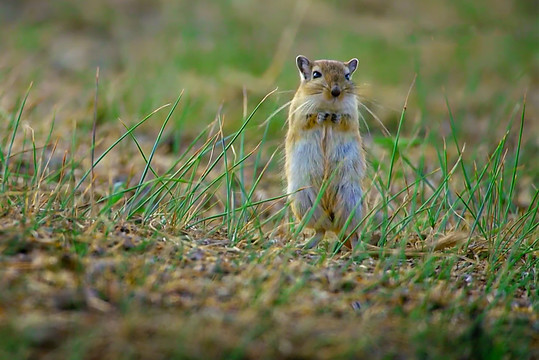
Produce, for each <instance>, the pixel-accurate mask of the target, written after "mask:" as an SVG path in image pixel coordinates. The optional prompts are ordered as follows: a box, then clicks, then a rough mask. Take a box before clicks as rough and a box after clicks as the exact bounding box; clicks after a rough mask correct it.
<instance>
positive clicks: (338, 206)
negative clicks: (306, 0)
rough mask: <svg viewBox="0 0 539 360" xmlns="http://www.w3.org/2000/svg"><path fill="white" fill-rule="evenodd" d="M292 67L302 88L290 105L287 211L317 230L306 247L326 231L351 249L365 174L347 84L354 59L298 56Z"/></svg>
mask: <svg viewBox="0 0 539 360" xmlns="http://www.w3.org/2000/svg"><path fill="white" fill-rule="evenodd" d="M296 63H297V67H298V69H299V74H300V78H301V83H300V85H299V88H298V90H297V92H296V94H295V96H294V99H293V100H292V102H291V104H290V111H289V114H288V123H289V124H288V126H289V127H288V133H287V136H286V163H285V168H286V179H287V183H288V189H287V191H288V193H289V194H290V195H289V196H290V205H291V209H292V212H293V214H294V215H295V217H296V218H297V219H298V220H302V219H304V218H305V221H307V223H306V226H307V227H310V228H313V229H314V230H315V231H316V233H315V235H314V236H313V238H312V239H310V240H309V241H308V242H307V244H306V245H305V247H307V248H312V247H314V246H316V245H317V244H318V242H320V240H322V238H323V237H324V235H325V233H326V231H334V232H335V233H337V234H338V233H339V232H341V231H342V230H343V229H344V231H343V233H344V237H345V238H347V237H348V240H347V241H346V243H345V245H346V246H347V247H349V248H353V247H355V245H356V244H357V242H358V239H359V235H358V232H357V227H358V225H359V223H360V221H361V217H362V200H363V190H362V185H361V182H362V179H363V177H364V175H365V156H364V152H363V146H362V141H361V135H360V133H359V112H358V100H357V97H356V92H355V89H356V87H355V85H354V83H353V82H352V74H353V73H354V71H355V70H356V69H357V66H358V60H357V59H355V58H354V59H352V60H350V61H348V62H344V63H343V62H340V61H335V60H316V61H310V60H309V59H307V58H306V57H305V56H301V55H300V56H298V57H297V58H296ZM313 207H314V208H313ZM354 230H355V231H354ZM352 232H353V233H352Z"/></svg>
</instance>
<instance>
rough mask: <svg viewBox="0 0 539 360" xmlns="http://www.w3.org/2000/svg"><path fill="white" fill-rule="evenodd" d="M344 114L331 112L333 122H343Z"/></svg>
mask: <svg viewBox="0 0 539 360" xmlns="http://www.w3.org/2000/svg"><path fill="white" fill-rule="evenodd" d="M341 119H342V115H341V114H331V122H333V123H334V124H338V123H340V122H341Z"/></svg>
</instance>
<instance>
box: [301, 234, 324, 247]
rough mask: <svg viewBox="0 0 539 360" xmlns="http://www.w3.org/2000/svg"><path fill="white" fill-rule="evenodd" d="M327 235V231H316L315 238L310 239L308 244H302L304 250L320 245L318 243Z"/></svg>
mask: <svg viewBox="0 0 539 360" xmlns="http://www.w3.org/2000/svg"><path fill="white" fill-rule="evenodd" d="M325 235H326V231H325V230H316V233H315V234H314V236H313V237H312V238H310V239H309V240H308V241H307V242H306V243H304V244H302V245H301V247H302V248H303V249H312V248H313V247H315V246H316V245H318V243H319V242H320V241H321V240H322V239H323V238H324V236H325Z"/></svg>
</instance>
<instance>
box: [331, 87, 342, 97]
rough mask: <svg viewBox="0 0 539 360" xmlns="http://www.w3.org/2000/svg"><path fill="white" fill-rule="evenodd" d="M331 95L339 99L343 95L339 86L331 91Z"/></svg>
mask: <svg viewBox="0 0 539 360" xmlns="http://www.w3.org/2000/svg"><path fill="white" fill-rule="evenodd" d="M331 95H333V97H337V96H339V95H341V89H339V87H338V86H334V87H333V88H332V89H331Z"/></svg>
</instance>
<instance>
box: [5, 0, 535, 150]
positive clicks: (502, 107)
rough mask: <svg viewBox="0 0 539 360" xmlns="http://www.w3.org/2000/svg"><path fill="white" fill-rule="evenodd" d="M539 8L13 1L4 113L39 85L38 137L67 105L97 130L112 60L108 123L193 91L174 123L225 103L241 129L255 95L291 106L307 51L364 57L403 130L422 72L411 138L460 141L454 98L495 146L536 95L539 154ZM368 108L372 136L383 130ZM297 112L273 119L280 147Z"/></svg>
mask: <svg viewBox="0 0 539 360" xmlns="http://www.w3.org/2000/svg"><path fill="white" fill-rule="evenodd" d="M537 7H538V6H537V2H536V1H525V0H521V1H505V0H478V1H464V0H456V1H426V0H415V1H413V0H406V1H375V0H362V1H350V0H348V1H342V0H341V1H336V0H335V1H329V0H328V1H321V0H319V1H315V0H312V1H308V0H300V1H290V0H275V1H267V2H263V1H252V0H227V1H209V0H200V1H165V0H161V1H149V0H108V1H104V0H95V1H67V0H52V1H41V0H27V1H17V0H3V1H1V2H0V32H1V34H2V35H1V36H0V41H1V43H0V108H1V109H2V111H3V112H5V113H9V112H11V111H13V109H15V108H16V106H17V99H19V98H20V97H21V96H22V95H23V94H24V92H25V90H26V88H27V87H28V85H29V83H30V82H31V81H33V82H34V85H33V89H32V94H33V95H32V96H31V97H30V107H29V108H28V110H30V111H29V114H28V115H27V119H29V121H31V122H32V124H33V127H34V128H35V129H36V130H39V124H45V125H46V126H45V125H44V128H45V130H46V129H48V127H47V126H48V121H44V119H50V118H51V117H52V115H51V113H52V112H53V111H56V116H57V121H59V122H60V123H61V122H62V121H66V120H70V121H71V120H73V119H75V120H77V121H79V122H81V123H82V124H84V123H86V121H88V123H89V122H91V118H92V106H93V93H94V81H95V79H94V78H95V71H96V67H98V66H99V68H100V101H99V121H100V123H106V122H115V121H116V119H117V118H121V119H122V120H123V121H125V122H127V123H132V122H134V121H136V120H137V119H140V118H141V117H142V116H144V115H145V114H147V113H149V112H151V111H152V110H154V109H155V108H157V107H159V106H160V105H163V104H165V103H168V102H171V101H173V100H174V99H175V98H176V96H177V94H178V93H179V92H180V91H181V90H182V89H185V91H186V97H185V98H184V100H183V102H182V104H181V109H182V110H181V111H180V113H179V115H178V116H176V117H175V119H174V126H175V129H180V128H181V129H182V130H183V132H181V133H182V134H194V133H196V132H197V131H199V130H200V129H201V128H203V127H204V126H206V125H207V124H208V123H210V122H211V121H212V120H213V119H214V117H215V114H216V113H217V111H218V109H219V108H220V107H221V106H223V110H222V111H223V113H224V114H226V118H227V124H228V127H229V128H230V127H234V126H237V124H238V123H239V121H241V117H242V112H243V98H244V94H246V95H247V98H248V103H249V107H250V108H252V106H253V105H254V104H256V103H257V102H258V101H259V100H260V99H261V97H262V96H263V95H265V94H266V93H267V92H268V91H270V90H272V89H274V88H276V87H278V89H279V90H278V93H277V94H276V95H275V96H273V97H272V98H271V100H270V101H269V102H268V104H266V107H267V108H270V109H267V111H268V112H267V114H269V113H270V112H271V111H273V110H275V109H276V108H277V107H278V106H280V105H283V104H284V103H286V102H287V101H289V100H290V99H291V98H292V96H293V92H294V90H295V88H296V87H297V84H298V76H297V71H296V68H295V62H294V58H295V56H296V55H297V54H303V55H306V56H308V57H310V58H333V59H340V60H348V59H350V58H352V57H358V58H359V59H360V69H359V72H358V73H357V75H356V76H355V80H356V82H357V83H358V84H359V85H360V88H361V93H362V95H363V98H364V102H365V104H366V105H367V106H368V107H369V108H370V109H371V110H372V112H373V113H374V114H376V116H378V117H379V118H380V119H381V120H382V121H383V122H384V123H385V125H386V126H387V127H388V128H389V129H390V130H392V131H393V132H394V131H395V129H396V125H397V121H398V118H399V115H400V110H401V108H402V105H403V103H404V100H405V97H406V93H407V91H408V88H409V87H410V85H411V83H412V80H413V78H414V75H415V74H417V81H416V83H415V87H414V90H413V91H412V94H411V98H410V103H409V107H408V111H409V114H408V117H407V123H406V126H405V131H407V132H408V134H413V133H417V132H425V133H427V134H430V133H434V134H436V136H437V137H439V136H440V135H442V136H449V134H450V128H449V125H448V115H447V107H446V100H445V97H446V96H447V98H448V100H449V104H450V106H451V110H452V111H453V114H454V115H455V118H456V120H457V123H458V127H459V131H461V132H462V136H464V140H466V141H467V142H472V143H473V142H474V141H476V140H477V139H482V140H484V139H490V140H492V141H495V140H496V139H499V138H500V136H502V135H503V133H504V132H505V128H506V125H507V123H508V121H509V119H510V118H512V117H514V116H517V117H518V116H520V113H519V110H517V109H516V108H517V106H518V104H519V103H521V102H522V98H523V96H524V94H527V111H526V113H527V116H526V117H527V123H526V126H527V130H528V131H526V137H527V139H525V140H530V139H531V142H527V145H526V146H527V147H526V148H525V151H528V152H529V151H532V150H533V151H535V150H537V146H538V143H537V142H538V141H537V136H536V134H537V130H538V127H537V120H536V119H537V115H538V110H539V108H538V103H539V92H538V87H537V85H538V82H539V52H538V46H537V44H538V34H539V31H538V25H537V24H538V21H537V20H538V9H537ZM37 105H39V106H37ZM363 113H364V115H365V118H366V120H367V124H368V125H369V131H370V132H371V133H375V134H376V133H380V131H381V127H380V126H379V125H378V124H377V123H376V121H374V120H373V118H372V116H371V115H370V114H369V113H368V112H367V111H366V110H363ZM285 114H286V110H285V111H283V112H282V114H281V115H279V116H278V117H277V118H276V120H275V123H274V124H273V125H272V130H273V132H272V134H271V135H272V136H273V137H274V138H275V139H276V140H277V139H280V138H282V136H283V135H284V130H283V129H282V127H283V124H284V121H285ZM258 121H259V122H261V121H263V119H259V120H258ZM118 126H120V125H118ZM149 130H151V129H149ZM157 130H158V125H156V129H155V131H157ZM364 131H365V129H364Z"/></svg>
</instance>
